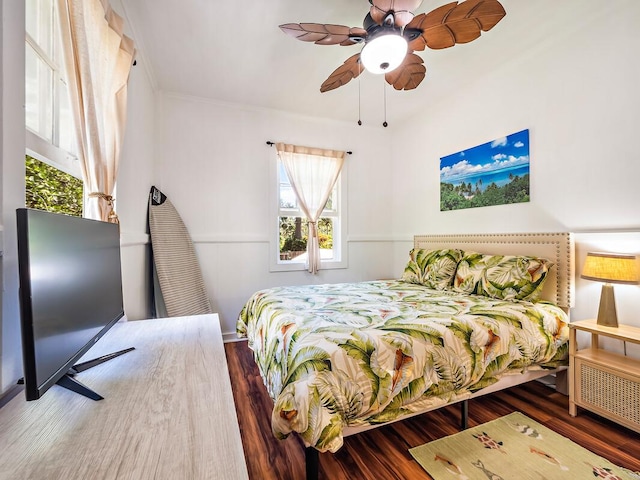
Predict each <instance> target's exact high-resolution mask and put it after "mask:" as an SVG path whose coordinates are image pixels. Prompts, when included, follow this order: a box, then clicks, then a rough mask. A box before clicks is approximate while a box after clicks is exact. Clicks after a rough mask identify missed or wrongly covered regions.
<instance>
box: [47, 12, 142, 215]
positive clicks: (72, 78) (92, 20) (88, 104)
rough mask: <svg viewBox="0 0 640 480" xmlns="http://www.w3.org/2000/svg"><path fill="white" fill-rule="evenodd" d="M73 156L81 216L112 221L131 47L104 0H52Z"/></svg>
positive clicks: (133, 53) (119, 21) (133, 52)
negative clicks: (78, 170) (84, 195)
mask: <svg viewBox="0 0 640 480" xmlns="http://www.w3.org/2000/svg"><path fill="white" fill-rule="evenodd" d="M56 4H57V8H58V18H59V20H60V31H61V35H62V43H63V48H62V49H63V56H64V63H65V69H66V73H67V81H68V87H69V96H70V103H71V111H72V116H73V119H74V125H75V130H76V139H77V144H78V157H79V159H80V164H81V166H82V174H83V177H84V183H85V188H86V189H88V191H89V199H88V203H87V204H86V205H85V216H86V217H88V218H94V219H97V220H103V221H110V222H113V223H118V216H117V215H116V213H115V210H114V208H113V201H114V198H113V197H112V195H113V189H114V187H115V183H116V178H117V175H118V163H119V161H120V149H121V146H122V139H123V136H124V129H125V124H126V119H127V82H128V80H129V72H130V70H131V65H132V63H133V59H134V55H135V49H134V45H133V40H131V39H130V38H129V37H127V36H126V35H124V34H123V20H122V18H121V17H120V16H119V15H118V14H117V13H115V12H114V11H113V10H112V9H111V6H110V5H109V0H56Z"/></svg>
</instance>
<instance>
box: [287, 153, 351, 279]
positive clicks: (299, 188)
mask: <svg viewBox="0 0 640 480" xmlns="http://www.w3.org/2000/svg"><path fill="white" fill-rule="evenodd" d="M276 148H277V150H278V156H279V157H280V160H282V163H283V165H284V168H285V171H286V172H287V176H288V177H289V181H290V182H291V188H292V189H293V192H294V193H295V195H296V198H297V199H298V205H299V206H300V209H301V210H302V212H303V213H304V214H305V216H306V217H307V221H308V223H309V236H308V238H307V256H308V262H309V265H308V268H309V272H311V273H317V272H318V270H319V268H320V246H319V245H318V230H317V228H316V224H317V222H318V219H319V218H320V214H322V210H324V207H325V205H326V204H327V200H328V199H329V196H330V195H331V191H332V190H333V186H334V185H335V184H336V180H337V179H338V176H339V175H340V171H341V170H342V165H343V164H344V157H345V152H340V151H337V150H324V149H321V148H309V147H300V146H297V145H289V144H285V143H277V144H276Z"/></svg>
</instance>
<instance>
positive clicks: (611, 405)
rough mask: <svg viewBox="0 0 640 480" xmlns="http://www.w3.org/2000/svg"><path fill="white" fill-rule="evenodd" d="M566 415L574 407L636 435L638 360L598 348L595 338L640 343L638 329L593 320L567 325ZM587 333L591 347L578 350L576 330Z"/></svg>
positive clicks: (639, 407)
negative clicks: (632, 431)
mask: <svg viewBox="0 0 640 480" xmlns="http://www.w3.org/2000/svg"><path fill="white" fill-rule="evenodd" d="M569 327H570V336H569V414H570V415H571V416H574V417H575V416H576V415H577V413H578V408H577V407H582V408H586V409H587V410H591V411H592V412H594V413H597V414H598V415H602V416H603V417H606V418H608V419H609V420H613V421H614V422H617V423H620V424H621V425H624V426H626V427H628V428H630V429H632V430H635V431H636V432H640V360H636V359H633V358H630V357H627V356H625V355H621V354H617V353H613V352H609V351H605V350H602V349H600V346H599V342H598V337H599V336H603V337H611V338H615V339H617V340H621V341H624V342H630V343H637V344H640V328H637V327H631V326H629V325H620V326H619V327H617V328H616V327H603V326H600V325H598V324H597V323H596V321H595V320H583V321H580V322H575V323H571V324H569ZM578 330H582V331H584V332H588V333H591V346H590V348H584V349H581V350H579V349H578V345H577V342H576V331H578Z"/></svg>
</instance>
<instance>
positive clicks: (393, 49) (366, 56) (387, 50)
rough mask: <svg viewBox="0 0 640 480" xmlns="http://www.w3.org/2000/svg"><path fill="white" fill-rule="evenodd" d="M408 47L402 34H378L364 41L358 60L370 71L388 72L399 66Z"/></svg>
mask: <svg viewBox="0 0 640 480" xmlns="http://www.w3.org/2000/svg"><path fill="white" fill-rule="evenodd" d="M408 48H409V46H408V44H407V40H406V39H405V38H404V37H403V36H402V35H397V34H387V35H380V36H379V37H376V38H374V39H373V40H370V41H368V42H367V43H366V45H365V46H364V47H363V49H362V52H361V53H360V60H361V61H362V65H364V68H366V69H367V71H369V72H371V73H375V74H381V73H389V72H391V71H393V70H395V69H396V68H398V67H399V66H400V64H401V63H402V61H403V60H404V57H405V56H406V55H407V50H408Z"/></svg>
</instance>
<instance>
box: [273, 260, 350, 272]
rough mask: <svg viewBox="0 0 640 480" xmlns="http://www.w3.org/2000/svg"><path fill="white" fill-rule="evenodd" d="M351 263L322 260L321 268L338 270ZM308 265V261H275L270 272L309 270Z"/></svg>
mask: <svg viewBox="0 0 640 480" xmlns="http://www.w3.org/2000/svg"><path fill="white" fill-rule="evenodd" d="M348 267H349V264H348V262H347V261H346V260H341V261H330V262H322V263H321V264H320V270H336V269H340V268H348ZM307 269H308V267H307V264H306V263H303V262H287V263H280V262H278V263H276V262H273V263H271V265H269V271H270V272H297V271H307Z"/></svg>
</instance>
